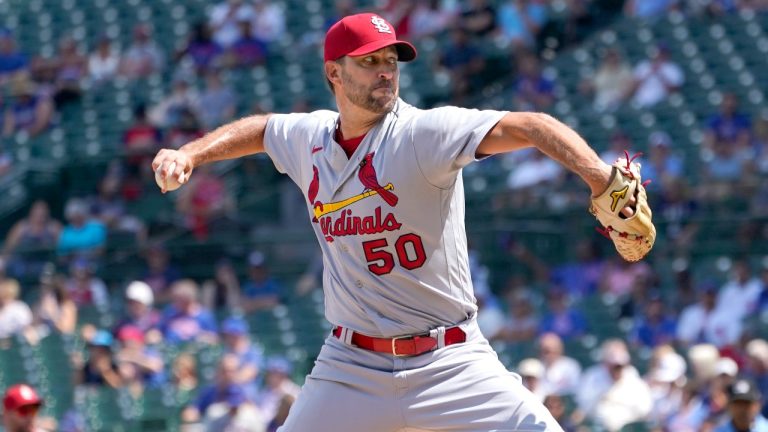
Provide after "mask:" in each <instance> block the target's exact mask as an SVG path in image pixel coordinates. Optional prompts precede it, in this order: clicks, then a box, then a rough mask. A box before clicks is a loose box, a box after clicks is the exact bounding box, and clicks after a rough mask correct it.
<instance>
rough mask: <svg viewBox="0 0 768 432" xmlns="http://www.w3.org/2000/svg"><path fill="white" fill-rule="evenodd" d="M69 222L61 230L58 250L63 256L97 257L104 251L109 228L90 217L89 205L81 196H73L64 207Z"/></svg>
mask: <svg viewBox="0 0 768 432" xmlns="http://www.w3.org/2000/svg"><path fill="white" fill-rule="evenodd" d="M64 217H65V218H66V219H67V224H66V225H64V228H63V229H62V230H61V235H59V241H58V244H57V245H56V250H57V252H58V253H59V255H62V256H71V255H77V256H86V257H87V256H90V257H95V256H98V255H100V254H101V253H102V252H103V248H104V246H105V244H106V242H107V228H106V226H104V224H103V223H102V222H101V221H99V220H97V219H93V218H91V217H90V215H89V212H88V205H87V204H86V203H85V201H83V200H82V199H80V198H71V199H70V200H69V201H67V205H66V207H65V209H64Z"/></svg>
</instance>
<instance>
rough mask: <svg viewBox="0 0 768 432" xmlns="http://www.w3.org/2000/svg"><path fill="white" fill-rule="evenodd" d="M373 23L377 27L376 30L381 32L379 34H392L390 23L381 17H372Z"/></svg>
mask: <svg viewBox="0 0 768 432" xmlns="http://www.w3.org/2000/svg"><path fill="white" fill-rule="evenodd" d="M371 23H372V24H373V26H374V27H376V30H378V31H379V33H390V34H391V33H392V29H391V28H390V27H389V23H387V21H386V20H385V19H384V18H382V17H379V16H376V15H374V16H372V17H371Z"/></svg>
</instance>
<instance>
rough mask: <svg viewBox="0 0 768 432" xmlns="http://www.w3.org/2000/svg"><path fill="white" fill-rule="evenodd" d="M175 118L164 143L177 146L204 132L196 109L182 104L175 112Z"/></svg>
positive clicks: (198, 136)
mask: <svg viewBox="0 0 768 432" xmlns="http://www.w3.org/2000/svg"><path fill="white" fill-rule="evenodd" d="M175 116H176V118H175V120H174V122H175V123H173V124H172V125H171V129H170V130H169V131H168V138H167V140H166V145H167V146H168V147H172V148H179V147H181V146H182V145H184V144H185V143H187V142H189V141H192V140H194V139H197V138H200V137H201V136H203V135H204V134H205V130H203V126H202V125H201V124H200V120H199V119H198V116H197V111H196V110H195V109H193V108H192V107H189V106H182V107H180V109H179V110H178V111H176V113H175Z"/></svg>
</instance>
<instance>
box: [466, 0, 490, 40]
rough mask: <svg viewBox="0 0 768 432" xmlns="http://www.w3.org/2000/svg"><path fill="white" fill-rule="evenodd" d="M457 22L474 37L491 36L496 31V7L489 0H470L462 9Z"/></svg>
mask: <svg viewBox="0 0 768 432" xmlns="http://www.w3.org/2000/svg"><path fill="white" fill-rule="evenodd" d="M457 23H458V25H459V27H460V28H461V29H462V30H463V31H464V32H466V33H467V34H468V35H470V36H472V37H477V38H485V37H487V36H491V35H492V34H493V33H494V32H495V31H496V8H495V7H494V6H493V5H492V4H490V2H488V0H470V1H468V2H467V4H466V5H465V6H464V8H463V9H462V10H461V12H460V14H459V19H458V20H457Z"/></svg>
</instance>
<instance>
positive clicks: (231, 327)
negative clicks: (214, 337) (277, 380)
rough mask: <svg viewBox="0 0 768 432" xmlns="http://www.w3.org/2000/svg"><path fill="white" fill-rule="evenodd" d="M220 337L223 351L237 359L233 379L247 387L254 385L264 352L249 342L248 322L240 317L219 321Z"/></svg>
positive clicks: (262, 361)
mask: <svg viewBox="0 0 768 432" xmlns="http://www.w3.org/2000/svg"><path fill="white" fill-rule="evenodd" d="M221 337H222V340H223V341H224V352H225V353H226V354H232V355H234V356H235V357H237V359H238V361H239V367H238V371H237V376H236V377H235V381H236V382H237V383H239V384H242V385H244V386H247V387H252V386H254V385H255V384H256V379H257V378H258V377H259V374H260V372H261V369H262V366H263V364H264V353H263V352H262V350H261V348H260V347H259V346H257V345H255V344H254V343H252V342H251V338H250V337H249V335H248V323H246V322H245V320H244V319H242V318H240V317H232V318H227V319H226V320H224V322H223V323H221ZM253 390H255V388H253Z"/></svg>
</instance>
